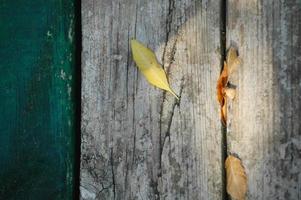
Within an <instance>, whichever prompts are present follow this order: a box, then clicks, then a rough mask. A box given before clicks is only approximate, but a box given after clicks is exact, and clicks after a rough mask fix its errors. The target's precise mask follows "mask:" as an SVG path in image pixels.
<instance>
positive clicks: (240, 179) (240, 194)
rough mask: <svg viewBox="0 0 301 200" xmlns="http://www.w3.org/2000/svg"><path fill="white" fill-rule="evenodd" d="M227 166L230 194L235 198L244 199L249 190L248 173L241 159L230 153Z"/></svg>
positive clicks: (228, 190) (236, 199)
mask: <svg viewBox="0 0 301 200" xmlns="http://www.w3.org/2000/svg"><path fill="white" fill-rule="evenodd" d="M225 167H226V176H227V192H228V194H230V196H231V197H232V198H233V199H234V200H244V199H245V196H246V192H247V175H246V172H245V169H244V167H243V166H242V164H241V161H240V159H238V158H236V157H234V156H231V155H229V156H228V157H227V159H226V162H225Z"/></svg>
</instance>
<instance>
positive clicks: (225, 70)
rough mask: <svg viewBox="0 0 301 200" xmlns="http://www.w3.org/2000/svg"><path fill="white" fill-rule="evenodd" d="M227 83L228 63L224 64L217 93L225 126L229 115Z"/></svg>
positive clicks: (218, 81)
mask: <svg viewBox="0 0 301 200" xmlns="http://www.w3.org/2000/svg"><path fill="white" fill-rule="evenodd" d="M227 83H228V66H227V63H226V62H224V68H223V71H222V73H221V75H220V77H219V79H218V80H217V86H216V93H217V100H218V102H219V104H220V106H221V119H222V122H223V124H224V125H225V126H226V121H227V113H226V112H227V104H226V98H225V92H224V88H225V87H226V85H227Z"/></svg>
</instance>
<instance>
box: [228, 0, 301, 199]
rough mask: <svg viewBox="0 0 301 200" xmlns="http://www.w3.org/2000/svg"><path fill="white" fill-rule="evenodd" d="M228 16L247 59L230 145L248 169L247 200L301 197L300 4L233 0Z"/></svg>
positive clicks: (238, 80) (231, 34)
mask: <svg viewBox="0 0 301 200" xmlns="http://www.w3.org/2000/svg"><path fill="white" fill-rule="evenodd" d="M227 17H228V24H227V40H228V46H230V44H231V43H232V44H234V45H236V46H237V47H238V50H239V54H240V57H241V58H242V59H243V65H242V66H241V67H240V68H239V70H238V72H237V73H236V75H234V76H233V77H232V83H233V84H235V85H237V98H236V100H235V101H234V102H233V103H232V104H231V105H230V107H229V111H230V112H229V115H230V116H229V124H228V149H229V152H232V153H237V154H238V156H239V157H240V158H241V159H242V161H243V164H244V166H245V168H246V171H247V175H248V179H249V180H248V184H249V188H248V198H247V199H301V188H300V185H301V154H300V150H301V128H300V121H301V103H300V102H301V67H300V66H301V21H300V19H301V3H300V1H293V0H288V1H260V0H252V1H235V0H230V1H229V4H228V16H227Z"/></svg>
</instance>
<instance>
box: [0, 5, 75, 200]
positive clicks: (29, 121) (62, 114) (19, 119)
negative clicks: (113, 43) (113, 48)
mask: <svg viewBox="0 0 301 200" xmlns="http://www.w3.org/2000/svg"><path fill="white" fill-rule="evenodd" d="M74 10H75V9H74V0H65V1H62V0H50V1H44V0H35V1H25V0H14V1H11V0H1V1H0V24H1V26H0V113H1V114H0V199H18V200H22V199H33V200H34V199H73V194H74V191H73V190H74V160H75V159H74V150H75V147H74V146H75V141H74V140H75V122H74V120H75V117H74V116H75V101H74V100H75V96H74V87H75V80H74V79H75V76H74V75H75V41H74V27H75V25H74V21H75V20H74Z"/></svg>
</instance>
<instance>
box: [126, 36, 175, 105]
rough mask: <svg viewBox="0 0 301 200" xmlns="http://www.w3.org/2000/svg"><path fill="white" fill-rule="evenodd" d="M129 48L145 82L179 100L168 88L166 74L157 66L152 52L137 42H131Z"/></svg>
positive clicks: (157, 63)
mask: <svg viewBox="0 0 301 200" xmlns="http://www.w3.org/2000/svg"><path fill="white" fill-rule="evenodd" d="M131 47H132V53H133V57H134V61H135V62H136V64H137V66H138V68H139V70H140V72H141V73H142V74H143V75H144V76H145V78H146V80H147V81H148V82H149V83H150V84H152V85H154V86H156V87H158V88H160V89H163V90H166V91H168V92H170V93H171V94H173V95H174V96H175V97H176V98H177V99H179V97H178V96H177V95H176V94H175V93H174V91H173V90H172V89H171V88H170V86H169V83H168V81H167V77H166V73H165V71H164V69H163V68H162V66H161V65H160V64H159V62H158V60H157V58H156V55H155V54H154V52H153V51H152V50H150V49H149V48H147V47H145V46H144V45H143V44H142V43H140V42H138V41H137V40H131Z"/></svg>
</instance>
